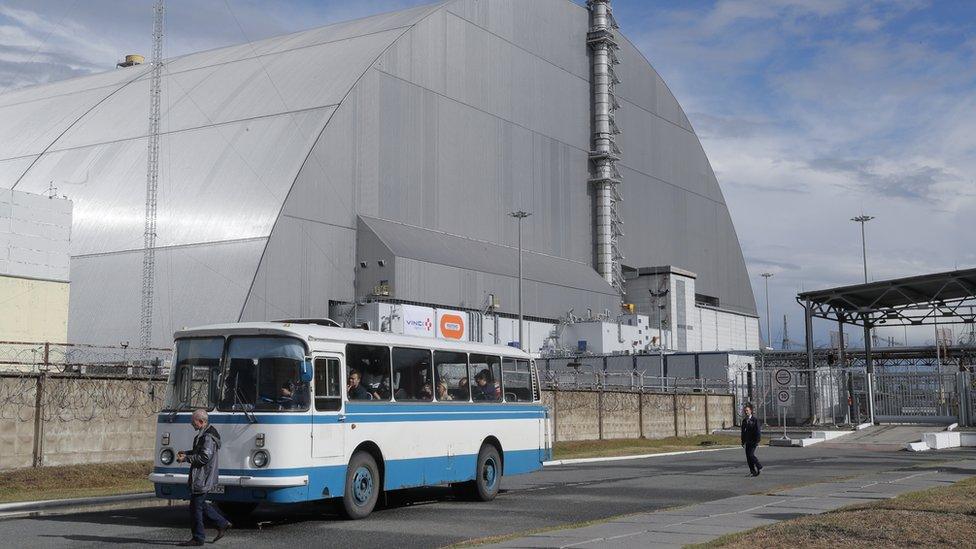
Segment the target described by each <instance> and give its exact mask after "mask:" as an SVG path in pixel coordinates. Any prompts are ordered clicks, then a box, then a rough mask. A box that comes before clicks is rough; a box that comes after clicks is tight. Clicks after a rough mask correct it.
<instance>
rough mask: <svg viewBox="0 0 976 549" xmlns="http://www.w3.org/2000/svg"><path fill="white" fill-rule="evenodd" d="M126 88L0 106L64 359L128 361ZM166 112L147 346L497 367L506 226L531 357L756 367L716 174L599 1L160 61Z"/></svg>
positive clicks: (442, 9)
mask: <svg viewBox="0 0 976 549" xmlns="http://www.w3.org/2000/svg"><path fill="white" fill-rule="evenodd" d="M123 65H128V66H120V67H119V68H117V69H115V70H111V71H108V72H105V73H101V74H95V75H91V76H85V77H81V78H74V79H70V80H65V81H60V82H55V83H51V84H45V85H40V86H34V87H30V88H25V89H21V90H16V91H12V92H8V93H4V94H2V95H0V120H3V121H4V123H3V124H2V125H0V188H4V189H13V190H15V191H27V192H34V193H41V192H43V191H44V190H45V189H47V188H49V186H51V185H54V186H56V187H58V188H59V189H60V191H61V192H62V193H64V194H66V195H67V196H68V197H69V198H70V199H71V200H72V201H73V204H74V218H73V223H72V228H71V243H70V255H71V265H70V281H71V292H70V320H69V324H68V338H69V339H70V340H71V341H76V342H86V343H108V344H114V343H117V342H119V341H126V340H133V341H135V340H138V339H139V337H138V334H139V319H140V303H141V302H140V292H141V288H142V259H143V230H144V212H145V206H144V203H145V197H146V186H145V181H146V163H147V158H146V155H147V152H146V151H147V124H146V117H145V113H147V112H148V110H149V91H148V90H149V70H148V65H145V64H139V63H138V62H137V61H133V62H132V63H124V64H123ZM162 89H163V95H162V102H161V124H160V135H161V143H160V148H159V195H158V219H157V225H156V233H155V234H156V248H155V249H156V255H155V265H156V268H155V302H154V307H153V314H154V317H153V323H152V327H153V332H152V342H153V344H155V345H160V346H165V345H168V344H169V340H170V338H171V335H172V333H173V332H174V331H175V330H178V329H180V328H181V327H183V326H193V325H200V324H206V323H214V322H225V321H236V320H245V321H246V320H265V319H279V318H295V317H325V316H335V317H338V318H340V319H341V320H343V321H346V322H347V323H350V324H354V323H356V322H357V321H363V320H366V321H368V322H370V324H371V327H372V328H375V329H389V330H400V331H405V332H408V333H409V332H410V328H409V326H405V322H406V321H407V320H409V321H410V322H420V324H419V326H423V327H424V329H425V330H428V331H427V332H425V334H427V333H429V335H431V336H435V335H440V336H441V337H456V338H465V339H476V340H488V341H491V340H494V341H498V342H500V343H509V342H512V341H518V340H519V339H520V338H519V336H518V333H517V329H515V328H513V326H514V323H515V321H514V317H515V315H516V314H517V312H518V309H519V306H518V273H519V268H518V265H519V261H518V257H519V252H518V231H519V222H521V224H522V225H521V228H522V247H523V249H524V253H523V254H522V273H523V278H524V289H523V295H524V299H523V301H524V303H523V307H522V308H523V311H524V314H525V316H526V319H527V320H528V321H529V322H528V328H527V332H528V333H527V335H525V336H523V338H524V339H525V340H526V341H525V343H527V346H528V347H529V348H530V349H531V350H534V351H538V350H539V349H540V348H543V347H544V346H546V345H549V346H550V347H553V346H555V347H559V346H563V347H565V346H571V347H574V348H575V347H577V346H578V345H579V342H580V341H587V342H588V344H589V342H595V341H597V340H598V339H599V340H600V341H601V343H600V344H599V347H600V348H599V349H595V348H592V349H588V350H590V351H591V352H623V351H631V350H640V349H646V348H649V347H654V346H658V345H663V346H664V347H666V348H668V349H674V350H682V351H694V350H724V349H750V348H753V349H754V348H758V321H757V317H756V306H755V300H754V297H753V294H752V289H751V286H750V283H749V280H748V275H747V273H746V268H745V262H744V260H743V256H742V252H741V249H740V247H739V243H738V239H737V237H736V234H735V229H734V227H733V224H732V220H731V217H730V214H729V211H728V208H727V206H726V204H725V200H724V198H723V195H722V191H721V189H720V188H719V185H718V182H717V180H716V178H715V174H714V173H713V171H712V169H711V167H710V165H709V162H708V159H707V158H706V156H705V153H704V151H703V149H702V146H701V144H700V142H699V140H698V137H697V136H696V135H695V132H694V129H693V128H692V126H691V124H690V123H689V121H688V118H687V117H686V116H685V113H684V112H683V111H682V109H681V106H680V105H679V103H678V101H677V100H676V99H675V97H674V96H673V95H672V93H671V91H670V90H669V89H668V87H667V85H666V84H665V82H664V81H663V80H662V78H661V77H660V76H659V75H658V74H657V72H655V70H654V69H653V68H652V67H651V65H650V64H649V63H648V61H647V60H646V59H645V58H644V56H643V55H642V54H641V53H640V51H639V50H638V49H637V48H636V47H635V46H634V44H632V43H631V42H630V41H628V39H627V38H626V36H624V35H623V34H621V33H620V31H619V30H618V29H617V28H616V25H615V23H614V21H613V18H612V15H611V13H610V11H609V6H608V2H606V1H604V0H594V1H591V2H589V3H588V5H583V4H579V3H574V2H571V1H569V0H533V1H532V2H518V1H514V0H451V1H447V2H441V3H437V4H432V5H429V6H422V7H418V8H414V9H408V10H404V11H399V12H395V13H387V14H382V15H377V16H373V17H368V18H364V19H359V20H354V21H349V22H345V23H338V24H334V25H330V26H326V27H322V28H316V29H312V30H307V31H302V32H297V33H294V34H289V35H285V36H279V37H275V38H270V39H266V40H261V41H257V42H252V43H247V44H241V45H237V46H232V47H226V48H221V49H216V50H211V51H204V52H199V53H194V54H191V55H185V56H182V57H177V58H173V59H168V60H167V61H166V62H165V63H164V65H163V71H162ZM518 210H522V211H525V212H529V213H531V215H530V216H528V217H525V218H524V219H521V220H517V219H515V218H513V217H512V216H511V215H510V213H511V212H514V211H518ZM652 295H653V296H657V297H652ZM625 304H633V305H634V307H633V308H630V307H626V306H624V305H625ZM394 308H396V310H397V312H396V314H394ZM384 311H385V312H384ZM570 311H572V313H570ZM622 313H626V315H624V316H621V314H622ZM397 316H398V317H399V318H396V317H397ZM407 317H409V319H408V318H407ZM384 318H385V321H384ZM445 318H447V320H445ZM425 321H427V322H429V323H430V326H424V324H425ZM384 322H385V323H384ZM459 322H460V324H461V325H460V326H459V325H458V323H459ZM445 323H446V324H445ZM589 323H596V324H599V327H598V328H590V327H587V324H589ZM441 324H444V326H441ZM448 324H449V325H450V326H447V325H448ZM445 326H447V328H445ZM607 330H610V331H609V332H607ZM591 333H592V335H590V334H591ZM597 334H609V335H597ZM587 338H589V339H587ZM604 339H606V340H608V342H602V341H603V340H604ZM610 340H615V341H616V342H617V343H616V344H613V342H612V341H610ZM594 345H595V344H594Z"/></svg>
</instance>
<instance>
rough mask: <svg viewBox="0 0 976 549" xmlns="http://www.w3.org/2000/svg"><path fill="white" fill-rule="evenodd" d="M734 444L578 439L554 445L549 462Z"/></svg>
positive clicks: (710, 439) (727, 439)
mask: <svg viewBox="0 0 976 549" xmlns="http://www.w3.org/2000/svg"><path fill="white" fill-rule="evenodd" d="M738 445H739V437H737V436H732V435H696V436H690V437H667V438H657V439H646V438H639V439H634V438H628V439H616V440H581V441H572V442H557V443H556V446H555V447H554V448H553V459H576V458H590V457H614V456H629V455H640V454H658V453H664V452H680V451H685V450H707V449H709V448H722V447H732V446H738Z"/></svg>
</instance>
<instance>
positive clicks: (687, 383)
mask: <svg viewBox="0 0 976 549" xmlns="http://www.w3.org/2000/svg"><path fill="white" fill-rule="evenodd" d="M657 360H658V358H657V357H654V356H652V355H637V356H633V355H614V356H606V357H579V358H545V359H540V360H537V361H536V365H537V367H538V368H539V374H540V377H541V379H542V384H543V386H544V388H546V389H553V390H559V389H565V390H582V389H592V390H596V389H612V390H617V391H635V392H667V393H672V392H679V393H681V392H686V393H705V392H707V393H721V394H731V393H732V392H733V387H732V385H731V384H730V383H729V380H728V379H727V378H723V379H707V378H695V377H676V376H661V375H660V373H659V372H660V368H659V367H658V366H657V365H656V364H655V363H654V362H655V361H657Z"/></svg>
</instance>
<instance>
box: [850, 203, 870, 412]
mask: <svg viewBox="0 0 976 549" xmlns="http://www.w3.org/2000/svg"><path fill="white" fill-rule="evenodd" d="M872 219H874V217H872V216H870V215H864V214H861V215H859V216H857V217H852V218H851V221H853V222H855V223H860V224H861V258H862V259H863V260H864V283H865V284H867V283H868V245H867V241H866V239H865V237H864V224H865V223H867V222H868V221H871V220H872ZM864 370H865V374H866V376H867V386H868V416H869V417H870V419H871V423H874V361H873V360H872V359H871V324H870V323H869V322H868V321H867V320H865V321H864Z"/></svg>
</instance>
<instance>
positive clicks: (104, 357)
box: [0, 341, 173, 375]
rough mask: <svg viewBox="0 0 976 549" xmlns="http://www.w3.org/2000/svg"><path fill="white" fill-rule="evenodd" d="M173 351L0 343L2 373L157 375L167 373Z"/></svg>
mask: <svg viewBox="0 0 976 549" xmlns="http://www.w3.org/2000/svg"><path fill="white" fill-rule="evenodd" d="M172 352H173V351H172V349H161V348H150V349H141V348H131V347H129V346H127V345H117V346H113V345H89V344H83V343H54V342H46V341H45V342H36V341H33V342H31V341H0V372H26V373H30V372H34V373H39V372H57V373H66V372H76V373H89V372H91V373H102V374H107V375H156V374H159V373H160V372H161V371H162V372H163V373H165V369H166V368H167V367H168V366H169V361H170V360H171V358H172V357H171V355H172Z"/></svg>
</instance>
